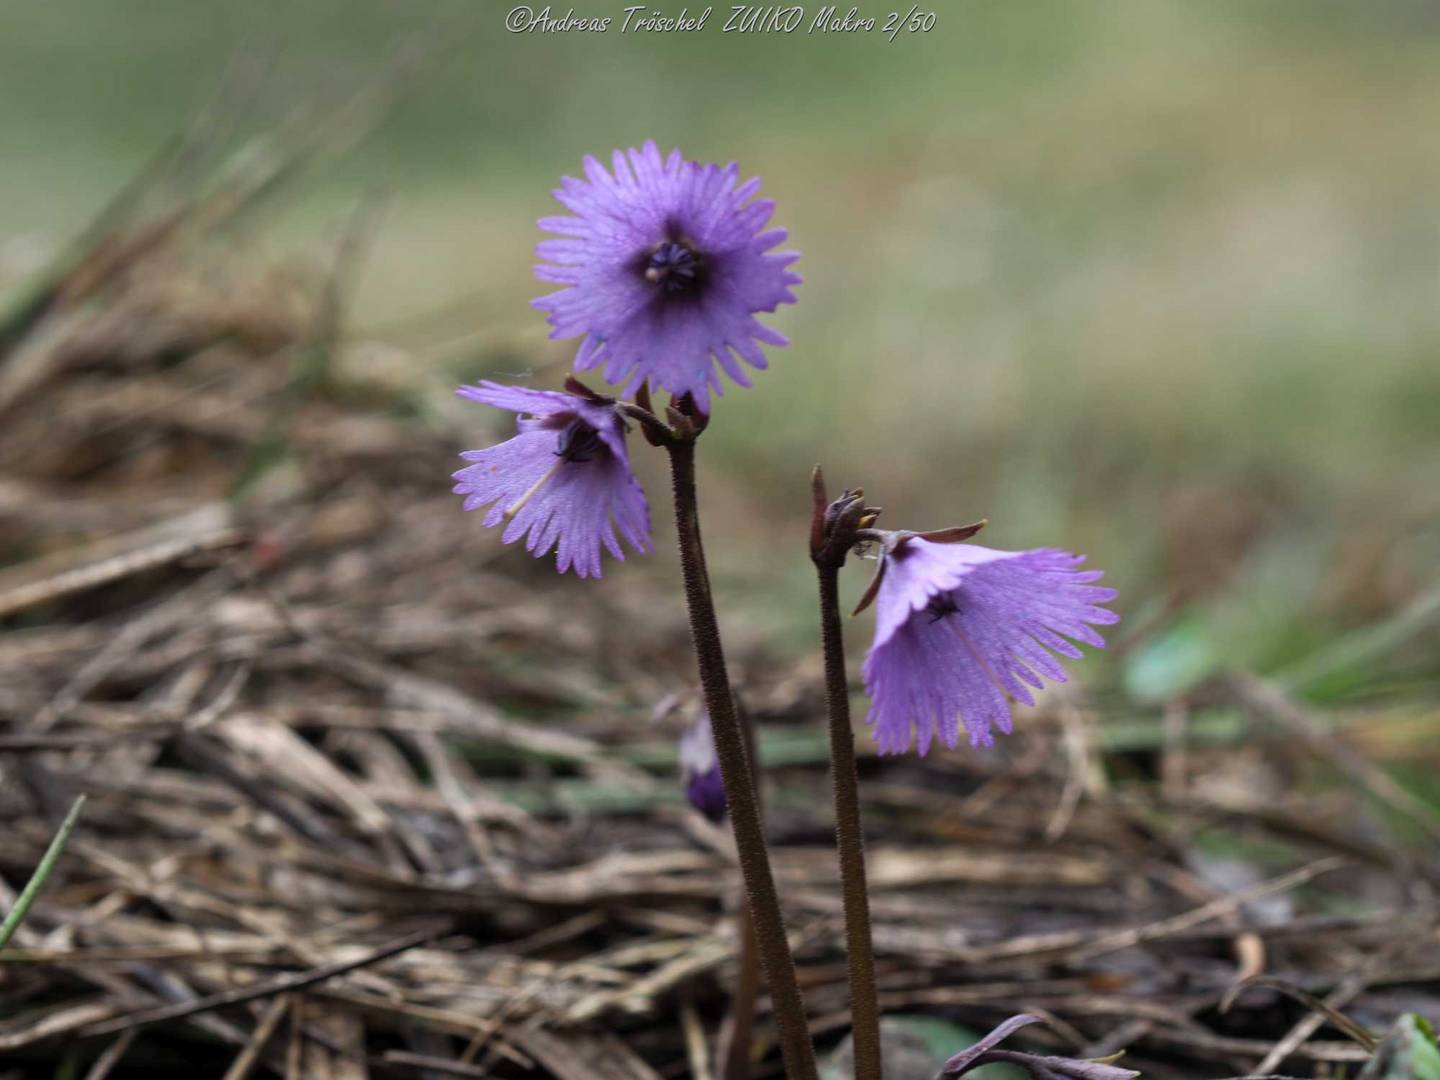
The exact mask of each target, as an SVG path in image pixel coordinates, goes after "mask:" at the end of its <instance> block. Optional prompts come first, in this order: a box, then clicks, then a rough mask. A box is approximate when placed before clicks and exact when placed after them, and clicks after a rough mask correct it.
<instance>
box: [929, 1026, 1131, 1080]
mask: <svg viewBox="0 0 1440 1080" xmlns="http://www.w3.org/2000/svg"><path fill="white" fill-rule="evenodd" d="M1038 1023H1041V1020H1040V1017H1038V1016H1031V1015H1030V1014H1028V1013H1022V1014H1020V1015H1019V1016H1012V1017H1010V1019H1009V1020H1006V1021H1005V1022H1004V1023H1002V1024H1001V1025H1000V1026H999V1027H997V1028H996V1029H995V1030H994V1031H992V1032H990V1034H989V1035H986V1036H985V1037H984V1038H983V1039H981V1040H980V1041H979V1042H977V1043H976V1044H975V1045H974V1046H972V1047H970V1048H968V1049H966V1050H962V1051H961V1052H960V1053H958V1054H956V1055H955V1056H954V1057H952V1058H951V1059H950V1060H949V1061H947V1062H946V1063H945V1066H944V1068H942V1069H941V1070H940V1075H939V1076H937V1077H936V1078H935V1080H954V1078H955V1077H960V1076H964V1075H965V1074H966V1073H968V1072H969V1071H970V1070H971V1069H978V1068H979V1067H980V1066H982V1065H995V1064H1005V1065H1014V1066H1017V1067H1018V1068H1021V1069H1024V1070H1025V1072H1026V1073H1027V1074H1028V1075H1029V1076H1030V1077H1031V1078H1032V1080H1135V1077H1137V1076H1139V1075H1140V1074H1139V1073H1138V1072H1136V1071H1135V1070H1134V1069H1122V1068H1120V1067H1119V1066H1117V1065H1112V1064H1111V1063H1110V1062H1109V1061H1086V1060H1084V1059H1083V1058H1067V1057H1051V1056H1049V1055H1041V1054H1027V1053H1024V1052H1023V1051H1020V1050H1002V1049H1000V1048H999V1047H1000V1044H1001V1043H1002V1042H1004V1041H1005V1040H1006V1039H1008V1038H1009V1037H1010V1036H1011V1035H1013V1034H1014V1033H1015V1032H1017V1031H1019V1030H1020V1029H1021V1028H1022V1027H1025V1026H1027V1025H1029V1024H1038Z"/></svg>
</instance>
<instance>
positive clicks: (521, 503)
mask: <svg viewBox="0 0 1440 1080" xmlns="http://www.w3.org/2000/svg"><path fill="white" fill-rule="evenodd" d="M564 464H565V459H564V458H559V459H558V460H557V461H556V462H555V464H554V465H551V466H550V468H549V469H547V470H546V472H545V475H544V476H542V477H540V479H539V480H536V481H535V483H533V484H531V485H530V490H529V491H527V492H525V494H524V495H521V496H520V498H518V499H516V500H515V502H514V503H513V504H512V505H511V506H510V507H509V508H508V509H507V510H506V511H505V513H503V514H501V515H500V520H501V521H507V522H508V521H509V520H510V519H511V518H513V517H514V516H515V515H516V514H518V513H519V512H520V511H521V510H523V509H525V504H526V503H528V502H529V501H530V500H531V499H533V498H534V497H535V496H536V495H538V494H539V493H540V489H541V488H543V487H544V486H545V485H546V484H547V483H549V481H550V478H551V477H553V476H554V475H555V474H556V473H557V472H559V471H560V466H561V465H564Z"/></svg>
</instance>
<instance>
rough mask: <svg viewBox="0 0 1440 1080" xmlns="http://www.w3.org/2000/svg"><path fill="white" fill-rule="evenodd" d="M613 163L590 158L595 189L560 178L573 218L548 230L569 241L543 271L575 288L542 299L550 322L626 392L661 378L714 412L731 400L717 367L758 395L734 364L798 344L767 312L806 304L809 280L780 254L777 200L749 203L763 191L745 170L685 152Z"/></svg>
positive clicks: (579, 364) (642, 154) (618, 156)
mask: <svg viewBox="0 0 1440 1080" xmlns="http://www.w3.org/2000/svg"><path fill="white" fill-rule="evenodd" d="M611 165H612V169H613V173H614V175H613V176H612V175H611V173H608V172H606V171H605V168H604V166H602V165H601V164H600V162H598V161H597V160H595V158H593V157H587V158H586V159H585V177H586V179H585V180H576V179H573V178H571V177H568V176H567V177H565V178H564V179H563V180H562V181H561V186H560V188H559V189H558V190H556V192H555V198H556V199H558V200H559V201H560V202H561V203H562V204H564V206H565V208H566V209H567V210H569V211H570V212H571V214H573V215H574V216H573V217H572V216H557V217H547V218H542V219H541V220H540V227H541V228H542V229H545V230H547V231H549V232H553V233H558V234H559V235H560V236H561V237H562V239H556V240H545V241H542V242H541V243H540V244H538V245H537V246H536V248H535V252H536V254H537V255H539V256H540V258H542V259H546V260H549V262H547V263H542V264H541V265H539V266H537V267H536V268H535V273H536V276H537V277H539V278H540V279H541V280H542V281H551V282H554V283H556V284H559V285H564V286H566V288H564V289H561V290H560V291H559V292H556V293H551V294H550V295H549V296H543V297H541V298H539V299H538V300H535V301H533V303H534V305H535V306H536V307H538V308H540V309H541V310H543V311H546V312H548V313H549V322H550V325H551V326H552V327H553V330H552V332H551V335H550V336H551V337H554V338H569V337H576V336H577V335H584V340H583V341H582V342H581V343H580V349H579V352H578V354H577V355H576V358H575V367H576V369H577V370H580V371H585V370H588V369H590V368H593V367H597V366H601V365H603V367H604V373H605V378H606V379H608V380H609V381H611V382H612V383H626V384H627V386H628V385H633V384H635V383H636V382H638V381H640V380H642V379H649V380H650V382H651V383H653V384H654V385H655V386H657V387H661V388H663V389H665V390H668V391H670V392H671V393H672V394H675V395H676V396H681V395H684V394H692V395H694V398H695V402H696V404H697V405H698V407H699V408H700V410H701V411H702V412H705V413H708V412H709V411H710V404H709V394H710V391H711V389H713V390H714V391H715V393H716V394H722V393H724V387H723V386H722V384H721V381H720V376H719V374H718V373H717V371H716V363H717V362H718V363H719V366H720V367H721V368H723V369H724V370H725V372H726V374H728V375H729V376H730V378H732V379H734V380H735V382H737V383H739V384H740V385H741V386H749V385H750V381H749V379H748V378H747V377H746V375H745V370H744V368H743V367H742V366H741V365H740V363H739V361H737V359H736V357H735V355H734V354H738V355H739V357H740V358H742V359H743V360H745V361H746V362H747V363H749V364H750V365H751V366H753V367H756V368H764V367H765V366H766V363H767V362H766V359H765V354H764V352H763V351H762V350H761V348H760V344H761V343H765V344H769V345H785V344H787V341H786V339H785V337H784V336H783V335H781V334H779V333H777V332H775V331H774V330H771V329H770V328H769V327H767V326H764V325H762V324H761V323H760V322H759V321H758V320H756V318H755V314H756V312H760V311H774V310H775V309H776V308H777V307H778V306H779V305H780V304H786V303H794V301H795V294H794V293H792V292H791V291H790V286H792V285H798V284H799V283H800V277H799V275H797V274H794V273H792V272H791V271H790V270H788V269H787V267H788V266H789V265H790V264H791V263H792V262H794V261H795V260H796V259H797V258H799V255H798V254H797V253H795V252H772V251H771V249H772V248H774V247H775V246H776V245H778V244H780V243H781V242H782V241H784V239H785V236H786V233H785V230H784V229H765V224H766V222H768V221H769V219H770V215H771V213H772V212H773V210H774V207H775V204H774V203H773V202H771V201H770V200H768V199H759V200H756V201H753V202H752V201H750V199H751V196H753V195H754V194H755V192H756V191H757V190H759V187H760V181H759V179H752V180H747V181H746V182H745V183H743V184H740V185H739V186H738V187H737V186H736V181H737V180H738V179H739V175H740V173H739V168H738V167H737V166H736V165H735V164H734V163H731V164H729V165H726V166H724V167H723V168H722V167H721V166H719V165H701V164H699V163H697V162H694V161H686V160H684V159H683V158H682V157H681V156H680V151H678V150H673V151H671V153H670V156H669V157H667V158H661V156H660V151H659V150H658V149H657V148H656V146H655V144H654V143H653V142H647V143H646V144H645V145H644V146H643V147H642V148H641V149H639V150H630V151H627V152H625V153H622V152H621V151H619V150H617V151H615V153H614V155H613V157H612V159H611ZM762 230H763V231H762Z"/></svg>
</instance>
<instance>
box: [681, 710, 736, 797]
mask: <svg viewBox="0 0 1440 1080" xmlns="http://www.w3.org/2000/svg"><path fill="white" fill-rule="evenodd" d="M680 778H681V780H682V781H683V782H684V784H685V797H686V798H687V799H689V800H690V805H691V806H693V807H695V809H696V810H699V811H700V812H701V813H702V814H704V815H705V816H706V817H707V818H709V819H710V820H711V821H713V822H715V823H716V824H719V822H721V821H722V820H724V817H725V784H724V783H723V782H722V781H721V779H720V761H719V759H718V758H717V757H716V756H715V736H714V735H713V734H712V732H711V730H710V714H709V713H707V712H706V711H705V710H704V709H701V710H700V715H699V716H698V717H696V719H695V723H693V724H691V725H690V727H689V729H688V730H687V731H686V732H685V734H684V735H682V736H680Z"/></svg>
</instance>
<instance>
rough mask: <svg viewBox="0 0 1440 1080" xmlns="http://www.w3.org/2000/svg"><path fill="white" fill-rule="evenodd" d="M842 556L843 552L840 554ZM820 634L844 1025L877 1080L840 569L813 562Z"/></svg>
mask: <svg viewBox="0 0 1440 1080" xmlns="http://www.w3.org/2000/svg"><path fill="white" fill-rule="evenodd" d="M840 557H841V558H842V559H843V558H844V555H843V553H842V554H841V556H840ZM815 570H816V573H817V574H818V575H819V578H820V636H821V639H822V640H823V642H824V648H825V700H826V704H827V706H828V709H827V711H828V712H829V714H830V775H831V780H832V786H833V788H834V792H835V844H836V847H837V848H838V849H839V852H840V881H841V885H842V887H843V890H844V896H845V953H846V959H847V961H848V962H849V966H850V1024H851V1030H852V1031H853V1032H854V1040H855V1080H881V1077H882V1075H883V1068H882V1066H881V1060H880V1004H879V1001H878V999H877V996H876V990H875V951H874V948H873V947H872V945H871V943H870V898H869V895H868V893H867V892H866V887H865V834H864V831H863V829H862V827H861V823H860V781H859V777H858V775H857V773H856V769H855V735H854V732H853V731H852V729H851V727H850V691H849V686H848V684H847V682H846V679H845V638H844V634H843V631H842V624H841V621H840V567H839V566H838V565H836V564H835V563H834V562H832V561H829V560H822V559H817V560H816V563H815Z"/></svg>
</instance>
